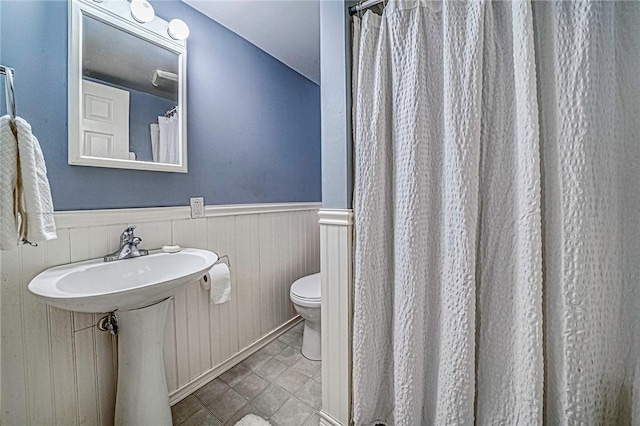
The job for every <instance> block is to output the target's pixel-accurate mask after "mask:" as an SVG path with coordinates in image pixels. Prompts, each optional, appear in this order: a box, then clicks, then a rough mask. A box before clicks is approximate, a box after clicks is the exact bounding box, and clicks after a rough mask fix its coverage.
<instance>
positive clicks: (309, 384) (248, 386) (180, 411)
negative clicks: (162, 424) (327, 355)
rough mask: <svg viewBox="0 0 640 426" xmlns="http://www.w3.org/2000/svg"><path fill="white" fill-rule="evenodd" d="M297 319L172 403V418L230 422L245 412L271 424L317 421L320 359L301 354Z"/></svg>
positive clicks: (187, 422)
mask: <svg viewBox="0 0 640 426" xmlns="http://www.w3.org/2000/svg"><path fill="white" fill-rule="evenodd" d="M302 325H303V323H300V324H298V325H296V326H295V327H293V328H292V329H291V330H289V331H287V332H286V333H285V334H283V335H282V336H280V337H278V339H277V340H274V341H273V342H271V343H269V344H268V345H267V346H265V347H264V348H262V349H260V350H259V351H258V352H256V353H255V354H253V355H251V356H250V357H249V358H247V359H245V360H244V361H243V362H241V363H240V364H238V365H236V366H235V367H233V368H232V369H230V370H229V371H227V372H225V373H223V374H221V375H220V377H218V378H217V379H215V380H213V381H212V382H209V383H208V384H207V385H206V386H204V387H202V388H201V389H199V390H197V391H196V392H194V393H193V394H191V395H189V396H188V397H186V398H185V399H183V400H182V401H180V402H179V403H177V404H176V405H174V406H173V407H171V412H172V415H173V424H174V425H176V426H178V425H181V426H193V425H216V426H220V425H225V426H226V425H234V424H235V423H236V422H237V421H239V420H240V419H241V418H242V417H244V416H246V415H247V414H255V415H257V416H260V417H262V418H264V419H267V420H269V422H270V423H271V424H272V425H273V426H311V425H313V426H317V425H318V423H319V421H320V417H319V415H318V410H319V409H320V405H321V403H322V396H321V393H322V386H321V380H322V379H321V376H322V375H321V371H320V361H310V360H308V359H306V358H305V357H303V356H302V354H301V353H300V347H301V346H302Z"/></svg>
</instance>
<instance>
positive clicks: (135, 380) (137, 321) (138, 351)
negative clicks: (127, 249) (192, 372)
mask: <svg viewBox="0 0 640 426" xmlns="http://www.w3.org/2000/svg"><path fill="white" fill-rule="evenodd" d="M217 260H218V256H217V255H216V254H215V253H213V252H210V251H207V250H199V249H182V250H181V251H179V252H178V253H163V252H158V253H150V254H149V255H148V256H143V257H137V258H133V259H125V260H118V261H115V262H103V260H102V259H99V260H89V261H86V262H78V263H72V264H69V265H62V266H56V267H54V268H50V269H47V270H46V271H44V272H42V273H40V274H39V275H38V276H36V277H35V278H34V279H33V280H32V281H31V282H30V283H29V291H30V292H31V293H33V294H34V295H36V296H37V297H39V298H40V299H42V300H43V301H44V302H46V303H48V304H50V305H52V306H55V307H57V308H61V309H66V310H69V311H76V312H89V313H102V312H114V311H115V314H116V316H117V320H118V387H117V389H118V390H117V396H116V413H115V424H116V425H130V424H153V425H171V410H170V408H169V395H168V392H167V384H166V381H165V374H164V361H163V359H162V353H163V352H162V346H163V338H164V324H165V321H166V317H167V307H168V305H169V298H170V297H171V296H172V295H174V294H175V292H176V291H177V290H178V289H179V288H180V287H181V286H183V285H185V284H187V283H190V282H193V281H194V280H197V279H199V278H200V277H202V276H203V275H204V274H205V273H206V272H207V271H208V270H209V269H210V268H211V267H212V266H213V264H214V263H215V262H216V261H217Z"/></svg>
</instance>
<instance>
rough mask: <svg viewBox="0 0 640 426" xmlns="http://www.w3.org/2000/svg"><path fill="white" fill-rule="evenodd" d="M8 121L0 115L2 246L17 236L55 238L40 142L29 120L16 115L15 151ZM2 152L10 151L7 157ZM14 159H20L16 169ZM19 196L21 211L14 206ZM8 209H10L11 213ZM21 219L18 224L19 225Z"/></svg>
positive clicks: (12, 242)
mask: <svg viewBox="0 0 640 426" xmlns="http://www.w3.org/2000/svg"><path fill="white" fill-rule="evenodd" d="M10 122H11V121H10V118H9V117H8V116H6V117H2V118H1V119H0V135H2V152H3V154H2V177H3V179H2V181H3V183H2V186H1V187H0V197H1V198H0V200H1V201H2V205H3V207H2V238H1V239H0V240H1V243H2V249H3V250H10V249H12V248H13V247H15V246H16V243H17V240H18V239H20V240H22V241H25V240H27V241H30V242H36V241H46V240H51V239H54V238H56V225H55V222H54V219H53V202H52V200H51V189H50V187H49V181H48V179H47V166H46V165H45V162H44V156H43V155H42V150H41V149H40V143H39V142H38V139H37V138H36V137H35V136H34V135H33V133H32V132H31V126H30V125H29V123H27V122H26V121H25V120H23V119H22V118H20V117H17V118H16V119H15V124H16V128H17V135H18V143H17V155H16V153H15V151H14V150H16V142H15V137H14V135H13V133H12V131H11V127H10ZM12 146H13V148H12ZM5 152H8V153H9V155H8V156H7V157H8V158H7V160H6V161H5V154H4V153H5ZM17 157H19V158H17ZM17 159H19V169H18V162H17V161H16V160H17ZM5 167H7V168H8V170H7V173H6V178H7V180H6V182H5V179H4V178H5ZM18 177H21V180H22V194H20V188H19V187H18V186H17V185H16V182H17V181H18V179H17V178H18ZM8 194H11V203H10V204H6V205H5V202H7V201H8V200H9V198H8V197H9V195H8ZM20 197H22V200H23V206H24V211H20V209H18V208H17V203H18V202H19V201H20V199H21V198H20ZM9 205H11V206H13V208H12V209H9V208H8V206H9ZM5 206H6V207H5ZM8 210H11V213H12V214H11V215H10V214H9V212H8ZM16 212H19V214H17V213H16ZM11 216H13V217H11ZM18 216H20V217H18ZM20 222H21V226H18V224H19V223H20ZM11 223H13V228H11V229H10V225H11ZM5 227H6V229H5ZM5 231H6V232H5ZM18 234H19V235H18ZM16 236H17V238H16Z"/></svg>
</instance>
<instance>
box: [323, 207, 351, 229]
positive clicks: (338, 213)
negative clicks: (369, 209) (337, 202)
mask: <svg viewBox="0 0 640 426" xmlns="http://www.w3.org/2000/svg"><path fill="white" fill-rule="evenodd" d="M318 217H320V220H319V221H318V222H319V223H320V225H337V226H351V225H353V211H351V210H349V209H341V210H336V209H320V211H319V212H318Z"/></svg>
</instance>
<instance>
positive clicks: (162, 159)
mask: <svg viewBox="0 0 640 426" xmlns="http://www.w3.org/2000/svg"><path fill="white" fill-rule="evenodd" d="M179 123H180V122H179V119H178V113H177V112H175V113H174V114H173V115H171V116H170V117H158V122H157V123H152V124H151V125H150V131H151V151H152V155H153V161H154V162H156V163H167V164H179V162H180V125H179Z"/></svg>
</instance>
